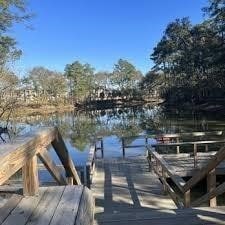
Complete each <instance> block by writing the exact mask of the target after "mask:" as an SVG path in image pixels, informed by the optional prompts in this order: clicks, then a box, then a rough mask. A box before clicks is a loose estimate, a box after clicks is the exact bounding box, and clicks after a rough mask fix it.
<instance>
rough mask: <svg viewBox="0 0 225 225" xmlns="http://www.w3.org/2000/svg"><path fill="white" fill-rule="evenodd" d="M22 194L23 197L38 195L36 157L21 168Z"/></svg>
mask: <svg viewBox="0 0 225 225" xmlns="http://www.w3.org/2000/svg"><path fill="white" fill-rule="evenodd" d="M22 174H23V175H22V176H23V194H24V195H25V196H33V195H38V188H39V181H38V168H37V156H36V155H34V156H33V157H32V158H31V159H30V160H28V161H27V162H26V163H25V165H24V166H23V168H22Z"/></svg>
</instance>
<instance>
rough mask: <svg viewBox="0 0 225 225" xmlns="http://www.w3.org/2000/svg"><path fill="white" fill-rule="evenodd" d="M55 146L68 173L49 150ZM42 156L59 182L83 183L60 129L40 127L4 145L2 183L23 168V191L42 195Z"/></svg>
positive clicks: (0, 167)
mask: <svg viewBox="0 0 225 225" xmlns="http://www.w3.org/2000/svg"><path fill="white" fill-rule="evenodd" d="M49 145H52V146H53V148H54V150H55V152H56V154H57V155H58V157H59V159H60V161H61V163H62V165H63V167H64V169H65V175H63V174H61V171H60V170H59V168H58V167H57V166H56V164H55V163H54V161H53V160H52V159H51V156H50V155H49V152H48V150H47V148H48V146H49ZM38 158H39V159H40V160H41V161H42V163H43V164H44V165H45V167H46V168H47V170H48V171H49V172H50V174H51V175H52V176H53V178H54V179H55V180H56V181H57V183H58V184H59V185H67V184H70V185H72V184H81V182H80V178H79V176H78V174H77V171H76V168H75V166H74V164H73V161H72V159H71V158H70V156H69V152H68V150H67V148H66V146H65V143H64V141H63V139H62V136H61V134H60V133H59V131H58V129H57V128H49V127H48V128H40V129H39V130H37V131H35V132H32V133H29V134H28V135H24V136H20V137H18V138H16V139H15V140H14V141H13V143H9V144H3V145H0V185H2V184H4V183H5V182H6V181H7V180H8V179H9V178H10V177H11V176H12V175H13V174H15V173H16V172H17V171H19V170H20V169H21V168H22V177H23V193H24V195H27V196H32V195H36V194H38V188H39V180H38V166H37V159H38Z"/></svg>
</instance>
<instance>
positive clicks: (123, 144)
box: [122, 138, 125, 158]
mask: <svg viewBox="0 0 225 225" xmlns="http://www.w3.org/2000/svg"><path fill="white" fill-rule="evenodd" d="M122 151H123V158H124V157H125V141H124V138H122Z"/></svg>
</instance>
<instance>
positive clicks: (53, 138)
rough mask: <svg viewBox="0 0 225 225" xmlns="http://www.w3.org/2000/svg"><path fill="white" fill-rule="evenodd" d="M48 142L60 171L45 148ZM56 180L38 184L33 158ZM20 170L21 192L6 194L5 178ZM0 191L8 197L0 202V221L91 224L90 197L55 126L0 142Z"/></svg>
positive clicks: (20, 224) (2, 224)
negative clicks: (43, 185)
mask: <svg viewBox="0 0 225 225" xmlns="http://www.w3.org/2000/svg"><path fill="white" fill-rule="evenodd" d="M49 145H52V146H53V148H54V150H55V152H56V154H57V155H58V157H59V159H60V161H61V163H62V166H63V168H64V172H63V173H62V170H60V169H59V168H58V167H57V166H56V164H55V162H54V161H53V160H52V159H51V156H50V154H49V152H48V150H47V148H48V147H49ZM38 158H39V160H40V161H41V162H42V163H43V164H44V166H45V167H46V169H47V170H48V171H49V173H50V174H51V175H52V177H53V178H54V179H55V181H56V182H57V183H58V186H48V187H39V179H38V164H37V162H38V161H37V159H38ZM19 170H22V180H23V183H22V193H21V192H20V191H19V192H16V193H14V194H12V193H11V194H10V193H8V192H7V189H5V190H4V188H5V187H6V185H4V184H5V182H6V181H8V179H9V178H10V177H11V176H12V175H14V174H15V173H16V172H18V171H19ZM0 185H3V186H2V187H1V192H2V191H3V192H5V193H8V194H9V199H8V200H6V201H4V202H3V203H1V204H0V206H1V207H0V225H64V224H65V225H92V224H93V215H94V214H93V212H94V201H93V197H92V193H91V191H90V190H89V189H88V188H87V187H84V186H83V185H82V184H81V182H80V178H79V176H78V173H77V171H76V168H75V165H74V163H73V161H72V159H71V157H70V155H69V152H68V150H67V148H66V145H65V143H64V141H63V139H62V137H61V135H60V133H59V131H58V129H57V128H41V129H40V130H37V131H36V132H34V133H30V134H28V135H25V136H21V137H19V138H17V139H16V140H14V142H13V143H8V144H4V145H1V146H0Z"/></svg>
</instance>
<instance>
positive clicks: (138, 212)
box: [92, 157, 225, 225]
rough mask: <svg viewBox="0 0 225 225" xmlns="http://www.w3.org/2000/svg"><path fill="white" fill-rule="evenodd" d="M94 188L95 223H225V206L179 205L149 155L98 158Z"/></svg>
mask: <svg viewBox="0 0 225 225" xmlns="http://www.w3.org/2000/svg"><path fill="white" fill-rule="evenodd" d="M92 191H93V194H94V197H95V207H96V208H95V225H126V224H129V225H147V224H154V225H164V224H167V225H178V224H179V225H180V224H182V225H206V224H225V210H224V209H223V208H219V207H217V208H209V207H205V208H189V209H177V207H176V205H175V204H174V202H173V201H172V200H171V198H170V197H169V196H168V195H165V194H164V193H163V186H162V184H161V182H160V181H159V179H158V176H157V175H156V174H155V173H154V172H153V171H149V164H148V161H147V159H146V157H138V158H137V157H136V158H132V157H131V158H127V159H122V158H118V159H98V160H96V172H95V175H94V178H93V185H92Z"/></svg>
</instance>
